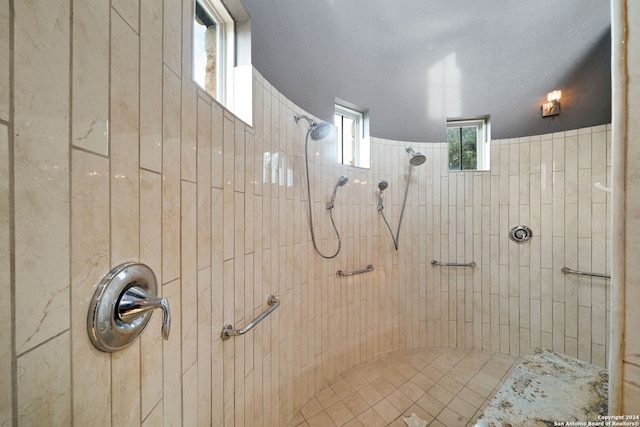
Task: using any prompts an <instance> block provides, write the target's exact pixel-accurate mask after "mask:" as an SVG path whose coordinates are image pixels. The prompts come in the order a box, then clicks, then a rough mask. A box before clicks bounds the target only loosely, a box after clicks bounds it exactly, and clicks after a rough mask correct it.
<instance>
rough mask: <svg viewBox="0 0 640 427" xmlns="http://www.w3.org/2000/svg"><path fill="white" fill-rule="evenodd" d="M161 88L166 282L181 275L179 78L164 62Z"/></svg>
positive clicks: (163, 276) (163, 249) (163, 265)
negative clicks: (177, 118)
mask: <svg viewBox="0 0 640 427" xmlns="http://www.w3.org/2000/svg"><path fill="white" fill-rule="evenodd" d="M168 3H172V2H168ZM173 3H175V2H173ZM167 12H168V10H167V9H166V8H165V14H166V13H167ZM162 90H163V97H162V99H163V108H162V114H163V121H162V124H163V129H162V159H163V167H162V282H163V283H167V282H170V281H172V280H174V279H176V278H178V277H179V276H180V256H179V254H180V162H179V161H178V160H177V159H179V158H180V123H179V122H178V121H177V120H176V117H179V116H180V80H179V78H178V77H177V76H176V75H175V74H174V73H173V72H172V71H171V70H170V69H169V67H166V66H165V67H164V72H163V89H162Z"/></svg>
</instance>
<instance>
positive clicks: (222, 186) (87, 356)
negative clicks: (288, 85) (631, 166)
mask: <svg viewBox="0 0 640 427" xmlns="http://www.w3.org/2000/svg"><path fill="white" fill-rule="evenodd" d="M10 5H11V6H12V8H13V9H12V10H11V9H10V7H9V6H10ZM190 7H191V2H189V1H184V2H182V3H180V2H177V1H169V0H165V1H161V0H141V1H140V2H139V4H138V2H130V1H126V0H125V1H122V0H113V1H112V2H111V6H110V5H109V3H108V2H103V1H102V0H91V1H89V0H86V1H81V2H80V1H74V2H71V1H70V0H55V1H52V2H48V3H47V4H46V5H45V4H37V5H36V4H34V3H33V2H27V1H13V2H9V0H2V1H0V57H2V58H12V59H11V61H0V62H1V64H0V186H1V187H0V221H1V222H0V255H1V256H0V277H3V278H10V280H2V281H0V324H2V325H11V328H3V330H2V333H1V334H0V390H1V392H0V395H2V396H3V397H2V399H0V425H11V424H12V423H13V422H14V421H15V422H17V424H19V425H35V424H38V425H41V424H42V423H43V420H44V422H45V424H46V423H49V424H51V425H68V424H71V423H73V424H74V425H118V426H120V425H146V426H155V425H160V424H162V423H164V424H165V425H185V426H186V425H209V424H211V425H228V426H229V425H236V426H241V425H246V426H254V425H255V426H259V425H264V426H276V425H286V424H287V423H288V422H289V421H290V420H291V419H293V417H294V415H295V414H296V412H297V411H298V410H299V409H300V408H301V407H302V405H303V404H304V403H305V402H306V401H307V400H308V398H309V397H311V396H312V395H314V394H315V393H316V392H317V391H318V390H320V388H321V387H322V386H323V385H325V384H327V383H328V382H329V381H330V380H331V379H333V378H334V377H336V376H337V375H339V374H340V373H342V372H344V371H345V370H347V369H349V368H351V367H353V366H354V365H356V364H358V363H361V362H365V361H370V360H372V359H373V358H375V357H376V356H378V355H380V354H384V353H388V352H391V351H396V350H404V349H413V348H420V347H433V346H435V347H439V346H445V347H446V346H456V347H461V348H475V349H478V350H487V351H491V352H502V353H508V354H512V355H520V354H523V353H526V352H527V351H528V350H529V349H530V348H531V347H534V346H543V347H547V348H551V349H554V350H556V351H558V352H561V353H565V354H567V355H570V356H575V357H578V358H580V359H583V360H586V361H590V362H592V363H594V364H597V365H600V366H606V364H607V351H608V335H609V334H608V330H609V325H608V322H609V291H608V289H609V287H608V286H609V281H605V280H604V279H599V278H584V277H577V276H566V275H564V274H562V273H561V272H560V268H561V267H562V266H564V265H566V266H568V267H571V268H576V269H580V270H586V271H596V272H603V273H604V272H609V270H610V265H609V263H608V261H607V260H608V259H609V253H610V246H611V237H612V236H611V235H610V232H609V231H608V230H610V222H609V219H608V218H609V213H610V210H611V199H610V198H611V196H610V194H609V193H605V192H603V191H601V190H599V189H598V188H596V187H595V186H594V184H595V183H596V182H600V183H601V184H603V185H604V186H608V185H610V176H611V164H612V162H611V128H610V126H609V125H603V126H596V127H591V128H585V129H577V130H573V131H568V132H561V133H557V134H546V135H538V136H524V137H522V138H516V139H510V140H494V141H492V145H491V147H492V148H491V170H490V171H487V172H460V173H450V172H448V171H447V169H446V152H447V148H446V145H445V144H444V143H439V142H436V143H413V142H412V143H409V142H403V141H390V140H381V139H376V138H373V139H372V141H371V143H372V156H371V158H372V165H371V169H357V168H351V167H346V166H337V165H336V164H335V154H334V153H335V146H334V145H333V143H331V142H314V143H312V145H311V146H310V154H311V156H310V157H311V165H310V167H311V177H312V178H311V185H312V188H311V194H312V197H313V202H314V206H315V219H316V224H317V229H316V233H317V235H318V236H320V237H321V238H322V240H321V247H322V248H323V249H326V250H330V249H331V248H334V245H335V243H336V242H335V241H334V240H333V234H332V233H331V231H332V230H331V228H330V223H329V221H328V214H327V212H326V210H325V203H326V201H327V200H328V198H329V195H330V192H331V189H332V188H333V185H334V183H335V180H336V179H337V177H338V176H340V175H342V174H344V175H348V176H349V178H350V180H349V183H348V185H347V186H346V187H344V188H342V189H340V190H339V192H338V196H337V199H336V202H337V203H336V204H337V206H336V209H335V211H334V214H335V217H336V222H337V226H338V229H339V231H340V233H341V235H342V238H343V250H342V252H341V253H340V255H339V256H338V257H337V258H335V259H334V260H330V261H327V260H324V259H321V258H320V257H319V256H317V255H316V254H315V252H314V250H313V246H312V244H311V240H310V234H309V228H308V222H307V213H306V202H307V200H306V195H305V194H306V191H304V190H305V185H306V183H304V178H303V176H304V175H303V173H304V169H303V168H304V163H303V162H304V153H303V147H304V135H305V131H306V128H305V127H303V126H299V125H297V124H296V123H295V122H294V120H293V114H294V113H302V112H301V111H300V110H299V109H298V107H297V106H295V105H294V104H293V103H292V102H291V101H290V100H288V99H286V98H285V97H284V96H283V95H282V94H280V93H279V92H278V91H277V89H276V88H274V87H272V86H271V85H270V83H269V82H267V81H265V80H264V79H263V78H262V77H261V76H260V74H259V73H258V72H256V71H254V79H253V96H254V99H253V105H254V118H253V126H248V125H247V124H245V123H244V122H242V121H241V120H239V119H237V118H235V117H234V116H233V114H231V113H230V112H229V111H226V110H225V109H224V108H222V107H220V106H219V105H218V104H217V103H216V102H215V101H212V100H211V99H210V98H209V97H208V95H206V94H205V93H204V92H203V91H201V90H199V89H197V88H196V86H195V85H194V84H193V83H192V81H191V79H190V71H189V70H190V65H189V64H190V57H189V55H190V48H189V46H188V40H189V39H190V38H189V31H190ZM71 16H73V20H71ZM443 139H444V128H443ZM408 145H411V146H413V147H414V148H415V149H416V150H418V151H422V152H423V153H424V154H426V156H427V162H426V164H425V165H422V166H420V167H417V168H415V169H414V171H413V174H412V178H411V179H412V182H411V187H410V194H409V199H408V205H407V206H408V207H407V211H406V212H405V218H404V220H403V227H402V230H401V233H400V242H399V243H400V244H399V246H400V247H399V250H398V251H396V250H395V249H394V248H393V243H392V240H391V237H390V236H389V234H388V231H387V230H386V228H385V226H384V223H383V222H382V219H381V217H380V216H379V213H378V212H377V210H376V204H377V194H378V193H377V183H378V181H379V180H380V179H386V180H388V181H389V184H390V186H389V188H388V190H387V191H386V207H385V213H386V214H387V215H388V218H389V219H390V221H391V223H392V224H397V221H398V215H399V210H400V206H401V197H402V193H403V189H404V185H405V179H406V176H407V168H408V156H407V154H406V152H405V150H404V147H405V146H408ZM517 224H525V225H528V226H529V227H531V229H532V230H533V233H534V237H533V239H532V240H531V241H530V242H528V243H523V244H516V243H514V242H512V241H510V240H509V239H508V230H509V229H510V228H511V227H512V226H514V225H517ZM432 259H437V260H439V261H444V262H454V261H455V262H468V261H472V260H473V261H475V262H476V263H477V266H476V268H475V269H469V268H443V267H434V266H432V265H431V260H432ZM132 260H133V261H135V260H139V261H141V262H144V263H146V264H148V265H149V266H151V267H152V269H153V270H154V271H155V273H156V275H157V276H158V279H159V282H160V283H161V287H162V295H163V296H164V297H166V298H167V299H168V300H169V303H170V306H171V310H172V315H173V325H172V332H171V337H170V339H169V340H168V341H163V340H162V339H161V336H160V319H159V315H157V314H156V315H154V317H153V319H152V322H151V324H150V326H149V328H148V330H147V331H146V332H145V333H144V334H143V335H142V338H141V339H140V340H138V341H137V342H136V343H135V344H134V345H132V346H131V347H129V348H128V349H126V350H123V351H121V352H117V353H113V354H111V355H110V354H107V353H102V352H99V351H98V350H96V349H95V348H93V346H92V345H91V343H90V342H89V339H88V337H87V329H86V328H87V326H86V322H87V320H86V319H87V309H88V304H89V300H90V298H91V296H92V294H93V290H94V289H95V286H96V284H97V283H98V282H99V281H100V280H101V279H102V277H103V276H104V275H105V274H106V273H107V272H108V271H109V270H110V269H111V268H112V267H113V266H116V265H118V264H120V263H122V262H125V261H132ZM367 264H372V265H373V266H374V269H375V270H374V271H373V272H371V273H367V274H361V275H357V276H351V277H349V278H338V277H336V274H335V273H336V270H338V269H342V270H357V269H360V268H363V267H366V265H367ZM269 294H275V295H278V297H279V298H280V301H281V306H280V307H279V308H278V309H277V310H276V311H275V312H274V313H273V314H272V315H270V316H269V317H268V318H267V319H265V320H264V322H262V323H261V324H260V325H259V326H258V327H256V328H255V329H254V330H253V331H251V332H250V333H248V334H247V335H245V336H242V337H237V338H234V339H231V340H229V341H224V342H223V341H222V340H221V339H220V331H221V329H222V326H223V325H224V324H225V323H232V324H234V325H238V326H240V325H243V324H246V323H247V322H248V321H249V320H251V319H252V318H254V317H255V316H256V315H258V314H259V313H261V312H262V311H263V310H264V308H265V306H266V300H267V297H268V296H269Z"/></svg>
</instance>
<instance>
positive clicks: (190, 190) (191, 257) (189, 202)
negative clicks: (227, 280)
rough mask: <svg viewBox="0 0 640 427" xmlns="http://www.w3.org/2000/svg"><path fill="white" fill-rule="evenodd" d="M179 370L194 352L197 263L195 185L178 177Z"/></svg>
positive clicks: (186, 366)
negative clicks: (179, 222)
mask: <svg viewBox="0 0 640 427" xmlns="http://www.w3.org/2000/svg"><path fill="white" fill-rule="evenodd" d="M181 200H182V201H181V204H180V206H181V214H180V218H181V230H180V231H181V232H180V236H181V245H180V249H181V251H180V253H181V257H182V259H181V263H180V264H181V275H180V279H181V284H182V289H181V293H182V295H181V301H182V308H183V310H182V325H183V328H182V371H183V372H186V370H187V369H189V367H190V366H191V365H193V364H194V363H195V362H196V360H197V356H198V351H197V347H198V310H197V309H196V308H197V306H198V283H197V282H198V267H197V232H198V230H197V212H196V211H197V195H196V185H195V184H193V183H191V182H188V181H182V191H181Z"/></svg>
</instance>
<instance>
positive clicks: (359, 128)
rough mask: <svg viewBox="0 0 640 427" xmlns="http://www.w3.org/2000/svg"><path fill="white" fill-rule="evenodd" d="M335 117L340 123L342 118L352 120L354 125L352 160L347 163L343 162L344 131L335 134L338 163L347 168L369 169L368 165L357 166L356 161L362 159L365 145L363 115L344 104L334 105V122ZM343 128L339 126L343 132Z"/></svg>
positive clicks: (364, 118) (369, 156)
mask: <svg viewBox="0 0 640 427" xmlns="http://www.w3.org/2000/svg"><path fill="white" fill-rule="evenodd" d="M337 116H340V117H341V119H342V121H344V118H345V117H346V118H349V119H351V120H353V121H354V123H355V125H354V128H355V134H354V141H353V159H349V161H348V162H345V158H344V131H342V132H338V131H337V132H336V140H337V144H336V145H337V156H338V157H337V159H338V163H340V164H343V165H347V166H353V167H360V168H369V165H362V164H358V160H359V159H361V158H362V154H363V152H362V150H363V145H364V144H365V143H366V141H365V139H366V137H365V135H366V124H365V120H366V117H365V113H364V112H362V111H360V110H357V109H355V108H352V107H349V106H346V105H344V104H339V103H336V104H335V111H334V120H335V117H337ZM334 124H335V123H334ZM336 128H337V126H336ZM343 128H344V126H340V129H341V130H343ZM368 158H369V159H370V158H371V152H370V148H369V155H368Z"/></svg>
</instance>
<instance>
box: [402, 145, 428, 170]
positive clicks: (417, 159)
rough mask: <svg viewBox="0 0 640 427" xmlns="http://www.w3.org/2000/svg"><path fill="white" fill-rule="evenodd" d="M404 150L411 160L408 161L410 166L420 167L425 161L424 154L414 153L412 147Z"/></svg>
mask: <svg viewBox="0 0 640 427" xmlns="http://www.w3.org/2000/svg"><path fill="white" fill-rule="evenodd" d="M405 150H407V153H410V154H411V158H410V159H409V164H411V166H420V165H421V164H423V163H424V162H426V161H427V157H426V156H425V155H424V154H422V153H420V152H417V151H415V150H414V149H413V148H412V147H407V148H405Z"/></svg>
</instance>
